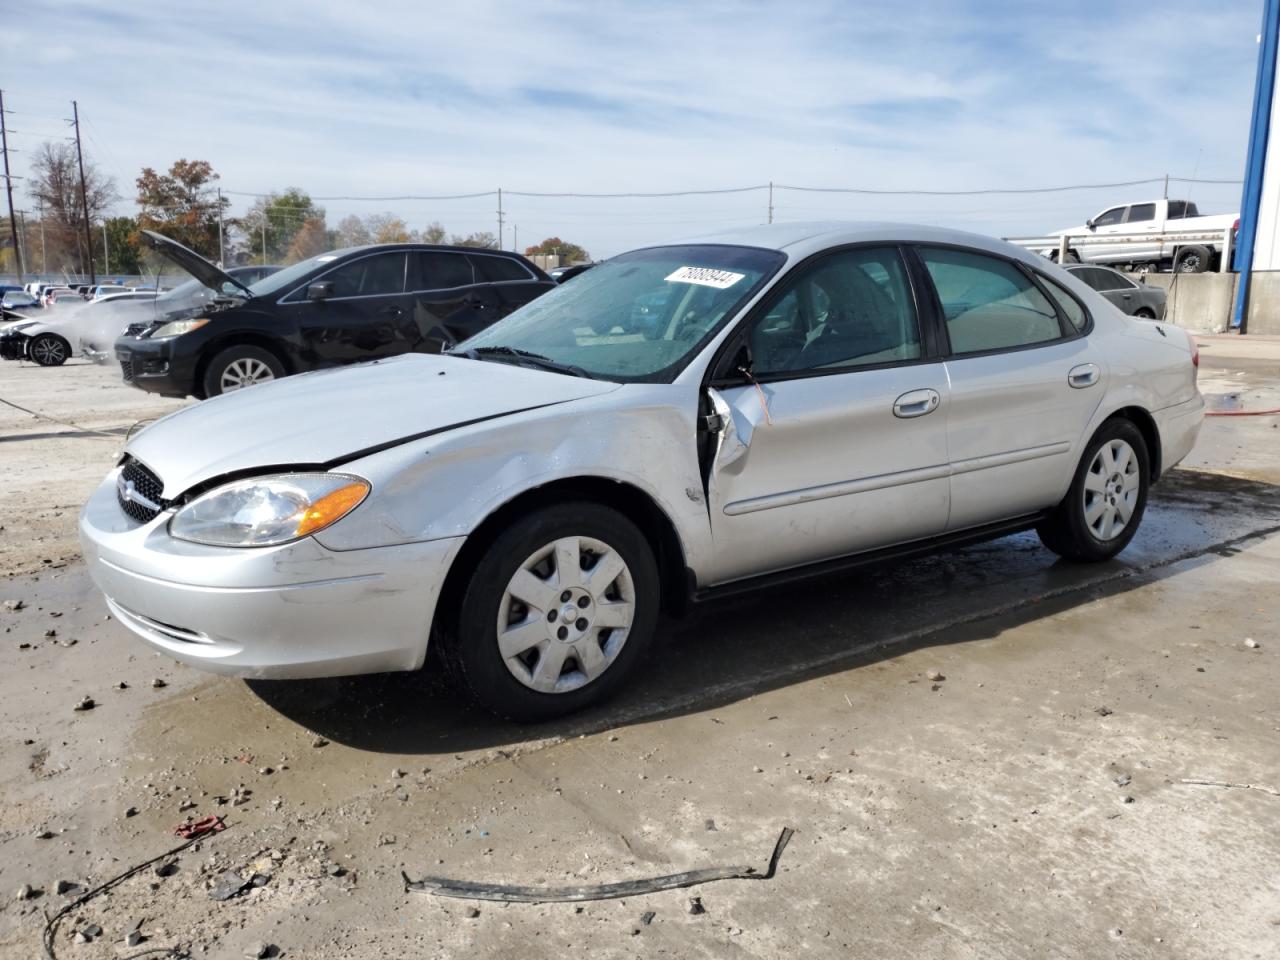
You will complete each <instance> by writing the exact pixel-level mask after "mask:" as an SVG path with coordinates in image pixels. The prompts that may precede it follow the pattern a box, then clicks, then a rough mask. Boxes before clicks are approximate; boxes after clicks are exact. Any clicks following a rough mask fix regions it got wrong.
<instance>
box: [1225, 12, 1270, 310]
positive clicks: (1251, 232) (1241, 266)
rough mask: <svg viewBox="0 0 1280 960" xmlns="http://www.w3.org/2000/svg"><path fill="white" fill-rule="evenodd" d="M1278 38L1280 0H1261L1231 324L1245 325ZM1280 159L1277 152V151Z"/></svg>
mask: <svg viewBox="0 0 1280 960" xmlns="http://www.w3.org/2000/svg"><path fill="white" fill-rule="evenodd" d="M1277 40H1280V0H1263V5H1262V42H1261V43H1260V44H1259V46H1258V76H1257V79H1256V80H1255V81H1254V86H1253V119H1252V121H1251V122H1250V124H1249V152H1248V155H1247V156H1246V158H1245V165H1244V194H1243V196H1242V197H1241V198H1240V233H1239V235H1238V236H1237V237H1236V263H1235V266H1236V270H1237V271H1238V272H1239V274H1240V281H1239V285H1238V287H1237V293H1236V310H1235V314H1234V315H1233V316H1232V318H1231V326H1233V327H1236V328H1238V329H1239V330H1240V332H1241V333H1244V332H1245V330H1246V329H1247V327H1248V320H1247V317H1248V315H1249V284H1250V281H1251V280H1252V279H1253V246H1254V240H1255V239H1256V238H1257V235H1258V211H1259V208H1260V206H1261V202H1262V173H1263V169H1264V168H1265V166H1266V161H1267V142H1268V139H1269V136H1270V132H1271V99H1272V94H1273V93H1274V91H1275V81H1276V44H1277ZM1276 162H1277V163H1280V152H1278V153H1277V155H1276Z"/></svg>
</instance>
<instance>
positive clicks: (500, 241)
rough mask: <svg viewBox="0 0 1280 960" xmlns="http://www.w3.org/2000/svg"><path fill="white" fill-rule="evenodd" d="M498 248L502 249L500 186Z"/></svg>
mask: <svg viewBox="0 0 1280 960" xmlns="http://www.w3.org/2000/svg"><path fill="white" fill-rule="evenodd" d="M498 249H499V250H501V249H502V188H501V187H499V188H498Z"/></svg>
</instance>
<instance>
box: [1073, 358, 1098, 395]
mask: <svg viewBox="0 0 1280 960" xmlns="http://www.w3.org/2000/svg"><path fill="white" fill-rule="evenodd" d="M1101 377H1102V371H1101V370H1099V369H1098V365H1097V364H1096V363H1082V364H1080V366H1078V367H1072V368H1071V372H1070V373H1068V374H1067V383H1069V384H1071V386H1073V387H1075V388H1076V389H1077V390H1083V389H1084V388H1085V387H1092V386H1093V385H1094V384H1095V383H1097V382H1098V380H1099V379H1100V378H1101Z"/></svg>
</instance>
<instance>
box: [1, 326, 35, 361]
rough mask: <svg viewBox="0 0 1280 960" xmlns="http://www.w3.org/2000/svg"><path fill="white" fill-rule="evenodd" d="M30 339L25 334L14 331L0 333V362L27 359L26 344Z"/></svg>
mask: <svg viewBox="0 0 1280 960" xmlns="http://www.w3.org/2000/svg"><path fill="white" fill-rule="evenodd" d="M30 339H31V338H30V337H28V336H27V335H26V334H25V333H19V332H18V331H16V330H9V331H6V332H5V333H0V360H25V359H27V343H28V342H29V341H30Z"/></svg>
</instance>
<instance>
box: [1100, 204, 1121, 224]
mask: <svg viewBox="0 0 1280 960" xmlns="http://www.w3.org/2000/svg"><path fill="white" fill-rule="evenodd" d="M1123 219H1124V207H1112V208H1111V209H1110V210H1107V211H1105V212H1103V213H1100V214H1098V215H1097V216H1096V217H1094V218H1093V225H1094V226H1095V227H1109V226H1111V225H1113V224H1116V223H1119V222H1120V221H1121V220H1123Z"/></svg>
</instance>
